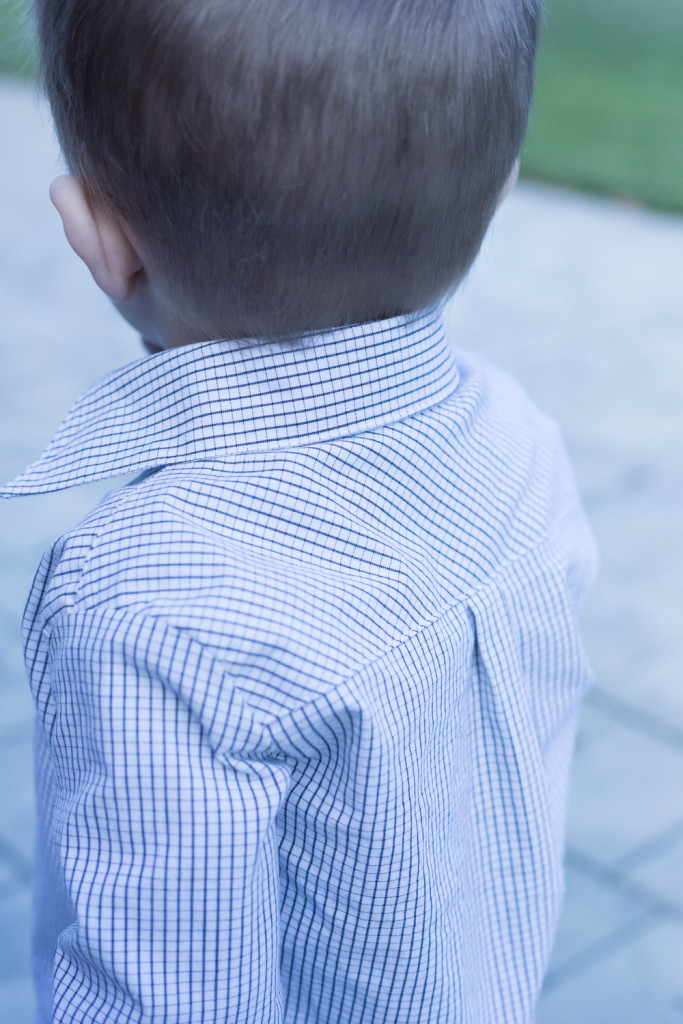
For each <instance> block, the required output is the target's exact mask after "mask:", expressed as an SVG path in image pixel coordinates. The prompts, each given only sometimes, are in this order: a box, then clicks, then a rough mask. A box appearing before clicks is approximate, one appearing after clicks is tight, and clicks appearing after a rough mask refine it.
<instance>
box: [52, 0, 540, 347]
mask: <svg viewBox="0 0 683 1024" xmlns="http://www.w3.org/2000/svg"><path fill="white" fill-rule="evenodd" d="M35 8H36V15H37V21H38V28H39V38H40V47H41V58H42V71H43V79H44V85H45V88H46V91H47V95H48V97H49V100H50V103H51V106H52V111H53V115H54V119H55V123H56V127H57V132H58V136H59V139H60V142H61V145H62V148H63V151H64V154H65V156H66V159H67V162H68V164H69V166H70V168H71V170H72V171H73V173H76V174H78V175H80V176H81V177H82V179H83V180H84V182H85V184H86V185H87V186H88V188H89V190H90V192H91V195H92V197H93V201H94V202H96V203H99V204H101V205H103V206H104V207H105V208H108V209H111V210H115V211H116V212H118V214H119V215H120V216H122V217H123V219H124V220H126V221H127V222H128V223H129V224H130V225H131V227H132V228H134V229H137V230H138V232H139V234H140V235H141V237H143V238H144V240H145V242H146V244H147V246H148V247H149V249H150V252H151V254H152V256H153V258H154V260H155V261H156V262H157V263H158V265H159V267H160V269H161V271H162V273H163V274H164V275H166V277H167V279H168V281H169V282H171V283H172V284H173V286H174V288H176V289H177V290H178V293H179V294H180V295H181V296H182V297H183V300H184V301H185V302H186V303H188V304H189V305H190V308H192V309H194V310H195V311H196V315H197V316H198V317H201V318H202V320H203V322H204V323H206V324H207V325H210V326H208V329H209V330H210V332H211V333H212V334H213V336H214V337H219V336H221V335H224V334H227V333H228V332H230V333H231V335H232V336H237V335H238V334H242V335H245V336H248V335H259V334H263V335H269V334H270V335H272V334H277V333H291V332H298V331H303V330H310V329H315V328H320V327H326V326H333V325H341V324H344V323H351V322H359V321H365V320H372V319H379V318H382V317H385V316H393V315H398V314H400V313H403V312H409V311H413V310H415V309H418V308H420V307H423V306H426V305H428V304H429V303H430V302H432V301H433V300H435V299H437V298H438V297H440V296H441V295H443V294H445V293H446V292H447V291H449V290H451V289H452V288H454V287H455V286H456V285H457V283H458V282H459V281H460V279H461V278H462V277H463V275H464V274H465V273H466V272H467V270H468V269H469V267H470V266H471V264H472V261H473V260H474V258H475V256H476V254H477V251H478V249H479V247H480V245H481V241H482V238H483V236H484V233H485V231H486V228H487V226H488V223H489V220H490V218H491V216H492V214H493V212H494V210H495V206H496V202H497V198H498V196H499V194H500V192H501V189H502V187H503V185H504V183H505V180H506V178H507V176H508V174H509V173H510V171H511V169H512V166H513V164H514V161H515V158H516V156H517V154H518V152H519V149H520V147H521V144H522V141H523V138H524V133H525V130H526V123H527V118H528V113H529V107H530V103H531V94H532V87H533V68H534V55H535V49H536V41H537V31H538V19H539V10H538V9H539V0H36V4H35Z"/></svg>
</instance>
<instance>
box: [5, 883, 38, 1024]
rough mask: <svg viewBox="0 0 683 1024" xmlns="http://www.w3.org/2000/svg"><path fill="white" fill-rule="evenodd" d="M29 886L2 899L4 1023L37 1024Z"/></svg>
mask: <svg viewBox="0 0 683 1024" xmlns="http://www.w3.org/2000/svg"><path fill="white" fill-rule="evenodd" d="M30 907H31V898H30V893H29V891H28V889H23V890H21V891H20V892H16V893H14V894H13V895H12V896H10V897H9V898H5V899H2V900H0V921H2V929H3V933H2V946H1V949H2V956H0V1024H33V1019H34V1016H35V1008H34V1007H35V1000H34V995H33V979H32V975H31V968H30V959H29V944H30Z"/></svg>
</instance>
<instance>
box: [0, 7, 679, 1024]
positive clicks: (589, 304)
mask: <svg viewBox="0 0 683 1024" xmlns="http://www.w3.org/2000/svg"><path fill="white" fill-rule="evenodd" d="M25 12H26V4H25V3H23V2H19V0H0V123H1V124H2V128H3V142H4V144H3V146H2V147H1V148H0V310H1V311H2V312H1V314H0V361H1V362H0V365H1V366H2V371H1V373H0V476H2V479H3V480H9V479H10V478H11V477H12V476H14V475H16V474H17V473H18V472H20V471H21V470H22V469H23V468H24V467H25V466H26V465H27V464H28V463H29V462H30V461H31V460H32V459H33V458H35V457H36V456H37V455H38V454H39V453H40V451H41V450H42V448H43V447H44V446H45V444H46V443H47V442H48V441H49V439H50V437H51V435H52V433H53V432H54V429H55V428H56V426H57V425H58V423H59V421H60V419H61V418H62V416H63V415H64V414H65V413H66V411H67V410H68V408H69V407H70V405H71V404H72V403H73V401H74V399H75V398H76V397H77V395H78V394H79V393H80V392H81V391H82V390H84V389H85V388H86V387H88V386H89V385H90V384H92V383H94V381H95V380H97V379H98V378H99V377H100V376H102V375H103V374H105V373H106V372H108V371H109V370H110V369H113V368H114V367H116V366H120V365H122V364H124V363H126V362H128V361H130V360H132V359H136V358H139V357H141V355H142V352H141V350H140V349H139V347H138V343H137V339H136V338H135V336H134V335H133V334H132V333H131V332H130V330H129V329H128V328H127V327H126V325H125V324H124V323H123V322H121V321H119V320H118V319H117V317H116V315H115V314H114V312H113V310H112V309H111V307H110V306H109V305H108V303H107V302H106V301H105V300H104V299H103V298H102V297H101V296H100V295H99V294H98V293H97V291H96V289H95V288H94V286H93V285H92V282H91V281H90V279H89V277H88V274H87V272H86V271H85V270H84V269H83V268H82V267H81V266H80V265H79V264H78V262H77V260H76V259H75V257H73V256H72V254H71V253H70V251H69V250H68V248H67V246H66V243H65V242H64V239H63V237H62V234H61V228H60V225H59V223H58V221H57V217H56V214H55V213H54V211H53V210H52V209H51V207H50V204H49V200H48V199H47V187H48V184H49V182H50V180H51V178H52V176H54V174H55V173H58V172H59V170H60V164H59V156H58V153H57V149H56V146H55V143H54V139H53V137H52V131H51V128H50V123H49V118H48V116H47V114H46V111H45V109H44V106H43V104H42V101H40V100H39V98H38V95H37V92H36V89H35V85H34V76H35V71H36V63H35V54H34V48H33V43H32V36H31V32H30V28H27V27H26V22H25ZM522 179H523V180H522V182H521V183H520V185H519V186H518V187H517V189H515V191H514V192H513V193H512V195H511V196H510V197H509V199H508V200H507V201H506V203H505V204H504V206H503V207H502V209H501V211H500V213H499V215H498V217H497V218H496V221H495V222H494V225H493V227H492V229H491V231H490V233H489V236H488V237H487V239H486V242H485V244H484V247H483V250H482V253H481V256H480V258H479V261H478V263H477V265H476V267H475V269H474V270H473V272H472V274H471V275H470V277H469V278H468V280H467V281H466V283H465V285H464V286H463V288H462V289H461V291H460V292H459V293H458V295H457V296H456V297H455V299H454V300H453V301H452V302H451V303H450V304H449V306H448V307H447V310H446V321H447V327H448V332H449V336H450V337H451V339H452V340H453V343H454V344H455V345H458V346H461V347H464V348H473V349H476V350H478V351H480V352H482V353H484V354H486V355H488V356H489V357H490V358H492V359H493V360H494V361H496V362H497V363H499V364H500V365H503V366H505V367H507V368H508V369H510V370H511V371H512V372H513V373H514V374H515V375H516V376H517V377H518V378H519V379H520V380H521V381H522V383H523V384H524V385H525V387H526V388H527V390H528V391H529V392H530V394H531V395H532V396H533V398H534V399H535V401H536V402H537V404H538V405H540V406H541V407H542V408H543V409H544V410H545V411H547V412H549V413H550V414H551V415H552V416H554V417H555V418H556V419H557V420H558V421H559V422H560V424H561V426H562V428H563V431H564V434H565V438H566V441H567V446H568V448H569V451H570V454H571V457H572V460H573V462H574V465H575V468H576V472H577V476H578V479H579V484H580V487H581V490H582V493H583V496H584V501H585V504H586V508H587V511H588V515H589V518H590V520H591V522H592V524H593V528H594V530H595V533H596V536H597V538H598V543H599V546H600V549H601V556H602V570H601V577H600V580H599V583H598V586H597V588H596V591H595V594H594V597H593V599H592V601H591V603H590V606H589V607H588V608H587V610H586V615H585V627H584V636H585V642H586V646H587V648H588V651H589V654H590V657H591V660H592V663H593V666H594V669H595V675H596V685H595V687H594V688H593V690H592V691H591V693H590V695H589V697H588V699H587V701H586V704H585V707H584V711H583V713H582V719H581V727H580V732H579V738H578V743H577V751H576V758H575V763H574V771H573V779H572V790H571V801H570V810H569V822H568V844H567V862H566V876H567V900H566V905H565V911H564V915H563V918H562V921H561V924H560V929H559V932H558V937H557V942H556V945H555V950H554V954H553V959H552V963H551V966H550V970H549V973H548V976H547V979H546V985H545V988H544V992H543V995H542V998H541V1001H540V1004H539V1010H538V1017H537V1021H538V1024H570V1022H571V1024H576V1021H577V1020H579V1021H581V1022H582V1024H676V1022H678V1024H682V1022H683V216H682V215H683V2H681V0H548V3H547V11H546V18H545V26H544V33H543V42H542V47H541V54H540V59H539V65H538V77H537V93H536V102H535V107H534V111H533V116H532V121H531V127H530V132H529V137H528V142H527V145H526V148H525V153H524V158H523V163H522ZM111 486H113V484H112V483H105V484H103V485H91V486H90V487H85V488H79V489H76V490H74V491H69V492H64V493H61V494H55V495H47V496H41V497H36V498H26V499H17V500H15V501H12V502H2V503H0V1024H29V1022H30V1021H31V1019H32V1006H33V1003H32V993H31V982H30V966H29V952H28V942H29V906H30V875H31V862H32V832H33V811H32V807H33V797H32V784H31V729H32V705H31V700H30V697H29V694H28V688H27V684H26V681H25V677H24V671H23V666H22V660H21V637H20V618H21V611H22V607H23V603H24V600H25V596H26V593H27V590H28V587H29V584H30V580H31V578H32V575H33V572H34V570H35V567H36V565H37V563H38V561H39V559H40V556H41V554H42V552H43V550H44V549H45V547H47V545H48V544H49V543H50V542H51V540H52V539H54V537H55V536H56V535H58V534H59V533H60V532H62V531H63V530H65V529H67V528H68V527H69V526H70V525H72V524H73V523H75V522H76V521H77V520H78V519H79V518H80V517H81V516H82V515H83V514H85V512H86V511H87V510H88V509H89V508H90V507H92V505H93V504H94V503H95V502H96V501H97V500H98V499H99V498H100V496H101V495H103V494H104V493H105V492H106V491H107V490H108V489H110V487H111ZM444 1024H446V1022H444ZM491 1024H508V1022H497V1021H496V1022H491Z"/></svg>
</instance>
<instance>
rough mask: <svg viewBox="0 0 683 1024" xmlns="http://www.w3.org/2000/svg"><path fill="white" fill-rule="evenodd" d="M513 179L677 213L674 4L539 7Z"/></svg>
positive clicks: (662, 0)
mask: <svg viewBox="0 0 683 1024" xmlns="http://www.w3.org/2000/svg"><path fill="white" fill-rule="evenodd" d="M547 4H548V10H547V14H546V22H545V28H544V33H543V40H542V46H541V51H540V55H539V62H538V75H537V85H536V100H535V104H534V110H533V113H532V119H531V125H530V129H529V136H528V140H527V145H526V148H525V151H524V159H523V162H522V173H523V174H524V175H525V176H526V177H528V178H535V179H541V180H545V181H551V182H557V183H558V184H570V185H573V186H575V187H578V188H583V189H586V190H589V191H593V192H600V193H606V194H609V195H616V196H619V197H622V198H624V199H627V200H632V201H635V202H642V203H646V204H648V205H650V206H654V207H660V208H663V209H671V210H679V211H681V210H683V49H682V45H683V2H682V0H547Z"/></svg>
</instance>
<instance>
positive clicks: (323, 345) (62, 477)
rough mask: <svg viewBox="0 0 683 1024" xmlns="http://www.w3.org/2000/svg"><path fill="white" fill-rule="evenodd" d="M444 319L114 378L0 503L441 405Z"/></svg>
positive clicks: (447, 372)
mask: <svg viewBox="0 0 683 1024" xmlns="http://www.w3.org/2000/svg"><path fill="white" fill-rule="evenodd" d="M457 384H458V370H457V366H456V363H455V360H454V356H453V353H452V350H451V348H450V345H449V344H448V342H447V341H446V339H445V336H444V330H443V322H442V319H441V307H437V308H434V309H430V310H426V311H422V312H420V313H416V314H412V315H410V316H403V317H395V318H393V319H390V320H380V321H376V322H373V323H366V324H359V325H355V326H353V327H344V328H338V329H335V330H332V331H326V332H323V333H315V334H312V333H311V334H307V335H304V336H302V337H301V338H298V339H296V340H289V341H280V342H267V343H263V342H259V343H255V342H253V341H208V342H202V343H198V344H193V345H186V346H184V347H182V348H175V349H170V350H167V351H165V352H162V353H159V354H158V355H155V356H151V357H146V358H144V359H140V360H138V361H136V362H134V363H130V364H129V365H127V366H124V367H123V368H122V369H120V370H115V371H114V372H113V373H110V374H109V375H108V376H107V377H105V378H104V379H103V380H101V381H100V382H99V383H98V384H95V385H94V386H93V387H92V388H90V389H89V390H88V391H86V392H85V394H84V395H82V396H81V398H79V399H78V401H77V402H76V404H75V405H74V406H73V408H72V409H71V411H70V412H69V414H68V415H67V417H66V419H65V420H64V422H63V423H62V425H61V426H60V428H59V429H58V431H57V433H56V434H55V436H54V438H53V440H52V441H51V443H50V444H49V445H48V447H47V448H46V450H45V451H44V452H43V454H42V455H41V456H40V458H38V459H37V460H36V461H35V462H34V463H32V465H30V466H29V467H28V469H26V470H25V472H24V473H22V474H21V475H20V476H18V477H17V478H16V479H15V480H13V481H12V482H11V483H9V484H7V485H5V487H3V488H2V489H1V490H0V496H1V497H13V496H15V495H27V494H37V493H40V492H45V491H56V490H61V489H63V488H66V487H72V486H74V485H76V484H82V483H89V482H91V481H94V480H102V479H105V478H106V477H110V476H117V475H119V474H126V473H134V472H138V471H140V470H143V469H148V468H151V467H157V466H166V465H173V464H179V463H184V462H193V461H199V460H205V459H220V458H221V457H223V458H226V457H231V456H234V455H240V454H246V453H248V452H256V451H274V450H278V449H286V448H294V447H299V446H301V445H306V444H315V443H317V442H323V441H330V440H333V439H335V438H340V437H344V436H348V435H350V434H356V433H361V432H363V431H365V430H368V429H370V428H373V427H377V426H380V425H382V424H386V423H390V422H392V421H396V420H400V419H404V418H405V417H406V416H409V415H412V414H414V413H417V412H419V411H421V410H423V409H426V408H429V407H430V406H433V405H436V404H437V403H439V402H441V401H443V400H444V399H445V398H447V397H448V395H450V394H451V393H452V392H453V391H454V389H455V388H456V387H457Z"/></svg>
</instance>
